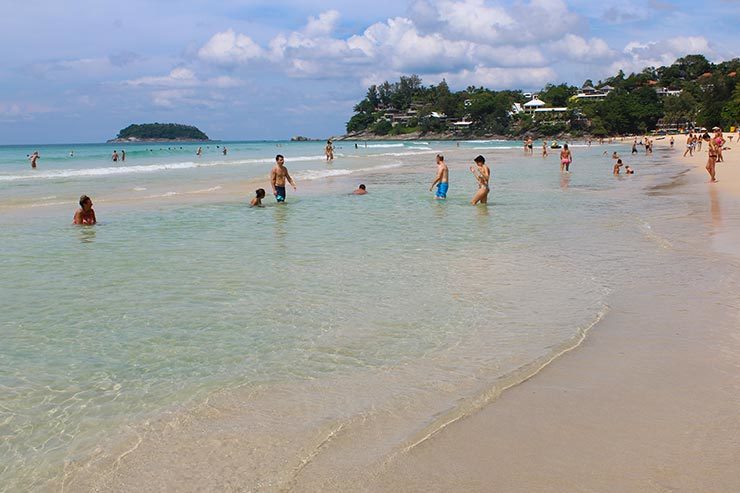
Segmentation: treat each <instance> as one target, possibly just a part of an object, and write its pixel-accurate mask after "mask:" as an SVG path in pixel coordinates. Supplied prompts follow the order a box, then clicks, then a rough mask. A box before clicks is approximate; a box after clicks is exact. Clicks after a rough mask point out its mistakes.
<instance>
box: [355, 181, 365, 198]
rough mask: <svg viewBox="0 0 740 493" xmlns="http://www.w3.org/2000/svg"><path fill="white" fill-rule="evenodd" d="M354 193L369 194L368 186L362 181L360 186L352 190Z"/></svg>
mask: <svg viewBox="0 0 740 493" xmlns="http://www.w3.org/2000/svg"><path fill="white" fill-rule="evenodd" d="M352 195H367V187H365V185H364V184H362V183H361V184H360V186H359V187H357V190H355V191H354V192H352Z"/></svg>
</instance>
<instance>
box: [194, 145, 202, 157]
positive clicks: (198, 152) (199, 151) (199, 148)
mask: <svg viewBox="0 0 740 493" xmlns="http://www.w3.org/2000/svg"><path fill="white" fill-rule="evenodd" d="M195 155H196V156H198V157H200V156H202V155H203V148H202V147H198V150H197V151H195Z"/></svg>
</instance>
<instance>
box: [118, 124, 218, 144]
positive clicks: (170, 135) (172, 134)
mask: <svg viewBox="0 0 740 493" xmlns="http://www.w3.org/2000/svg"><path fill="white" fill-rule="evenodd" d="M114 140H115V141H119V142H120V141H137V140H183V141H192V140H195V141H200V140H209V139H208V136H207V135H206V134H205V133H203V132H201V131H200V130H199V129H198V128H196V127H194V126H192V125H182V124H179V123H143V124H134V125H129V126H128V127H126V128H124V129H123V130H121V131H120V132H118V136H117V137H116V139H114Z"/></svg>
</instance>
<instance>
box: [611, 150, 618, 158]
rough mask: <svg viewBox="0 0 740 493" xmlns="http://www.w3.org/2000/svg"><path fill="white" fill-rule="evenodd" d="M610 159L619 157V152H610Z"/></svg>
mask: <svg viewBox="0 0 740 493" xmlns="http://www.w3.org/2000/svg"><path fill="white" fill-rule="evenodd" d="M612 159H619V154H617V151H614V152H612Z"/></svg>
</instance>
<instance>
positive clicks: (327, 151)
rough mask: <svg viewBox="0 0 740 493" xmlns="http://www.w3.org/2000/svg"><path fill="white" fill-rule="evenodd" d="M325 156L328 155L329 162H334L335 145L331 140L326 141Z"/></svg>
mask: <svg viewBox="0 0 740 493" xmlns="http://www.w3.org/2000/svg"><path fill="white" fill-rule="evenodd" d="M324 154H326V160H327V161H334V145H333V144H332V143H331V140H327V141H326V147H325V148H324Z"/></svg>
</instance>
